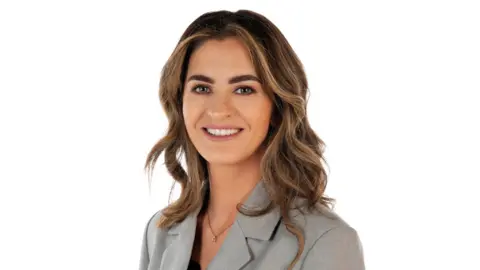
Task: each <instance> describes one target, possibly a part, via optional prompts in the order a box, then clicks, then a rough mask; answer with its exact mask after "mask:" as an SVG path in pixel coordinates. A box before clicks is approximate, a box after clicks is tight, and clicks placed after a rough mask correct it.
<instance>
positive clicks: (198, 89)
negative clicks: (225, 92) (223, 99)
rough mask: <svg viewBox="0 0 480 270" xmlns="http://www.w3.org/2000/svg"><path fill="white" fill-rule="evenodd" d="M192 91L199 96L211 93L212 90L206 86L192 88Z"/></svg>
mask: <svg viewBox="0 0 480 270" xmlns="http://www.w3.org/2000/svg"><path fill="white" fill-rule="evenodd" d="M192 91H193V92H195V93H197V94H204V93H210V89H209V88H208V87H207V86H205V85H196V86H194V87H193V88H192Z"/></svg>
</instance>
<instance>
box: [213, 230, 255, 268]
mask: <svg viewBox="0 0 480 270" xmlns="http://www.w3.org/2000/svg"><path fill="white" fill-rule="evenodd" d="M251 259H252V256H251V255H250V250H249V248H248V245H247V241H246V239H245V235H244V234H243V232H242V229H241V228H240V226H239V224H238V222H234V223H233V225H232V227H231V228H230V230H229V231H228V234H227V236H226V237H225V239H224V240H223V243H222V246H221V247H220V249H219V251H218V253H217V254H216V255H215V257H214V258H213V260H212V261H211V262H210V264H209V265H208V267H207V269H208V270H225V269H228V270H239V269H241V268H242V266H244V265H245V264H247V263H248V262H249V261H250V260H251Z"/></svg>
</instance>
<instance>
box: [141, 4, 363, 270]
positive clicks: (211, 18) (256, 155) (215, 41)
mask: <svg viewBox="0 0 480 270" xmlns="http://www.w3.org/2000/svg"><path fill="white" fill-rule="evenodd" d="M307 89H308V86H307V80H306V76H305V72H304V70H303V67H302V64H301V62H300V60H299V59H298V58H297V56H296V54H295V52H294V51H293V49H292V48H291V46H290V45H289V43H288V42H287V40H286V38H285V37H284V36H283V35H282V33H281V32H280V31H279V30H278V29H277V27H276V26H275V25H274V24H273V23H272V22H270V21H269V20H268V19H266V18H265V17H264V16H262V15H260V14H257V13H255V12H252V11H247V10H239V11H237V12H229V11H218V12H209V13H206V14H204V15H202V16H200V17H199V18H197V19H196V20H195V21H194V22H193V23H192V24H191V25H190V26H189V27H188V28H187V29H186V31H185V33H184V34H183V35H182V37H181V38H180V41H179V42H178V45H177V47H176V48H175V50H174V51H173V53H172V55H171V57H170V58H169V59H168V61H167V63H166V64H165V66H164V68H163V70H162V74H161V82H160V100H161V103H162V106H163V107H164V109H165V112H166V114H167V117H168V120H169V127H168V133H167V135H166V136H165V137H164V138H162V139H161V140H160V141H159V142H158V143H157V144H156V145H155V146H154V147H153V149H152V150H151V152H150V153H149V155H148V157H147V162H146V165H145V169H148V170H149V171H150V172H151V171H152V170H153V167H154V165H155V162H156V161H157V159H158V157H159V156H160V154H161V153H162V152H164V155H165V164H166V166H167V168H168V171H169V172H170V174H171V175H172V176H173V178H174V179H175V180H176V182H178V183H180V185H181V187H182V191H181V194H180V197H179V199H178V200H176V201H175V202H173V203H171V204H170V205H169V206H168V207H166V208H165V209H163V210H161V211H158V212H157V213H155V214H154V215H153V216H152V218H151V219H150V220H149V222H148V223H147V226H146V229H145V234H144V239H143V246H142V255H141V261H140V270H147V269H149V270H153V269H161V270H180V269H181V270H186V269H207V268H208V269H209V270H238V269H267V270H278V269H305V270H310V269H325V270H337V269H338V270H340V269H341V270H347V269H348V270H361V269H364V262H363V255H362V245H361V242H360V240H359V238H358V235H357V233H356V231H355V230H354V229H352V228H351V227H350V226H349V225H348V224H347V223H346V222H345V221H343V220H342V219H341V218H340V217H339V216H338V215H336V214H335V213H334V212H333V211H332V210H330V208H331V206H332V203H333V199H331V198H328V197H326V196H325V195H324V190H325V188H326V184H327V176H326V171H325V168H324V165H323V164H324V162H322V161H324V158H323V156H322V153H323V147H324V143H323V141H322V140H321V139H320V138H319V137H318V136H317V135H316V134H315V133H314V131H313V130H312V128H311V127H310V125H309V122H308V120H307V116H306V98H307ZM182 156H183V157H184V160H181V159H180V157H182ZM181 162H185V164H186V166H185V169H184V167H182V165H181Z"/></svg>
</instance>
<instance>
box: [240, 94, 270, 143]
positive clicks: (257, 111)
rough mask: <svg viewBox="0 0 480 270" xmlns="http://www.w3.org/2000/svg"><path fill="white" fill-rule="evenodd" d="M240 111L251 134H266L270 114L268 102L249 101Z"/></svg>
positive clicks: (264, 100) (262, 100)
mask: <svg viewBox="0 0 480 270" xmlns="http://www.w3.org/2000/svg"><path fill="white" fill-rule="evenodd" d="M242 111H243V115H244V116H245V118H246V120H247V121H248V123H249V125H250V127H251V128H252V131H253V132H255V133H266V132H267V131H268V127H269V125H270V117H271V112H272V104H271V102H270V100H268V99H261V100H258V101H250V102H249V103H248V104H245V109H243V110H242ZM259 135H260V134H259Z"/></svg>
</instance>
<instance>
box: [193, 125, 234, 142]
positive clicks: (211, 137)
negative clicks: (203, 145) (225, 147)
mask: <svg viewBox="0 0 480 270" xmlns="http://www.w3.org/2000/svg"><path fill="white" fill-rule="evenodd" d="M207 128H209V129H239V130H240V131H238V132H237V133H235V134H232V135H225V136H215V135H212V134H210V133H208V131H207ZM242 131H243V128H238V127H231V126H221V127H220V126H206V127H202V132H203V134H205V136H206V137H207V139H209V140H211V141H228V140H232V139H234V138H235V137H237V136H238V135H240V134H241V133H242Z"/></svg>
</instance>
